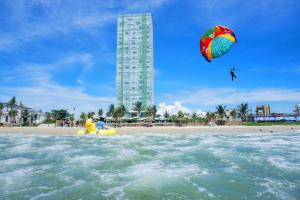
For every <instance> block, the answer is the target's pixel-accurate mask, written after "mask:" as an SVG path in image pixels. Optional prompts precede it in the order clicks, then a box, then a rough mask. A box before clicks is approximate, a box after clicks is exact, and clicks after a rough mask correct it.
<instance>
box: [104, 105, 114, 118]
mask: <svg viewBox="0 0 300 200" xmlns="http://www.w3.org/2000/svg"><path fill="white" fill-rule="evenodd" d="M114 111H115V105H114V104H110V105H109V108H108V111H107V113H106V116H108V117H111V116H113V114H114Z"/></svg>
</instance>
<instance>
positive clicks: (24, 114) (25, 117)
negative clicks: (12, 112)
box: [21, 109, 30, 126]
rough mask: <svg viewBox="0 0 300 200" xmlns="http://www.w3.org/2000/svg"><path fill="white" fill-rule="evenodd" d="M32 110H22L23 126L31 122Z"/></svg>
mask: <svg viewBox="0 0 300 200" xmlns="http://www.w3.org/2000/svg"><path fill="white" fill-rule="evenodd" d="M29 115H30V112H29V110H28V109H23V110H22V111H21V119H22V121H23V124H22V125H23V126H27V125H28V124H29V118H30V116H29Z"/></svg>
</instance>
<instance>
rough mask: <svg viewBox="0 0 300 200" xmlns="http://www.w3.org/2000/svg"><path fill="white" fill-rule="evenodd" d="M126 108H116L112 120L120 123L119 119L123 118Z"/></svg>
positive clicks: (122, 106)
mask: <svg viewBox="0 0 300 200" xmlns="http://www.w3.org/2000/svg"><path fill="white" fill-rule="evenodd" d="M125 113H126V108H125V106H124V105H120V106H118V107H117V108H115V109H114V113H113V118H114V119H115V120H116V122H118V121H119V122H120V121H121V118H122V117H124V116H125Z"/></svg>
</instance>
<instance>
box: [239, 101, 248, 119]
mask: <svg viewBox="0 0 300 200" xmlns="http://www.w3.org/2000/svg"><path fill="white" fill-rule="evenodd" d="M238 108H239V111H240V115H241V118H242V121H243V122H244V121H246V120H247V115H248V112H249V108H248V103H241V104H240V105H239V106H238Z"/></svg>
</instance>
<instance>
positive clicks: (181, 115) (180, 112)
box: [177, 110, 185, 126]
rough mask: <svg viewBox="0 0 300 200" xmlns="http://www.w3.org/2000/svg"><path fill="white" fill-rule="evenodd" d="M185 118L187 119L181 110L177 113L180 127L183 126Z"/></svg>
mask: <svg viewBox="0 0 300 200" xmlns="http://www.w3.org/2000/svg"><path fill="white" fill-rule="evenodd" d="M184 117H185V114H184V112H182V111H181V110H180V111H178V113H177V119H178V120H179V125H180V126H182V125H183V120H184Z"/></svg>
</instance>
